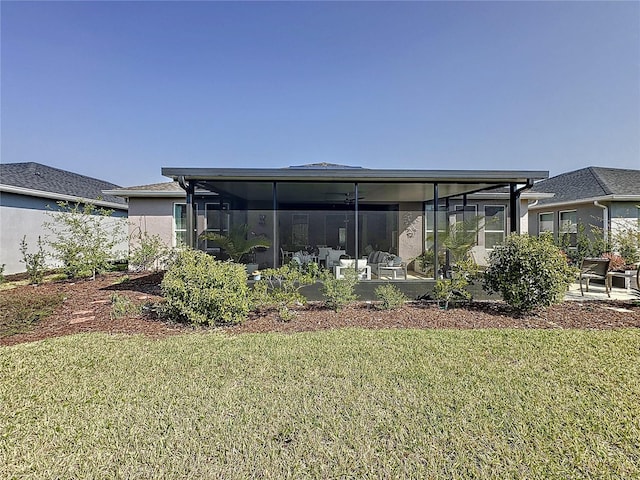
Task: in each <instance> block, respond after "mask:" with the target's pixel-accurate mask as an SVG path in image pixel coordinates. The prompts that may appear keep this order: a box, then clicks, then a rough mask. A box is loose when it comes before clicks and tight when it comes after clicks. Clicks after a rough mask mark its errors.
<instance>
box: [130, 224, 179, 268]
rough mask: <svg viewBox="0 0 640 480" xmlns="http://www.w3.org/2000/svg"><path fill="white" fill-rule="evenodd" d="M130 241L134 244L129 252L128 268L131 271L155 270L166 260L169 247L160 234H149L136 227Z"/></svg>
mask: <svg viewBox="0 0 640 480" xmlns="http://www.w3.org/2000/svg"><path fill="white" fill-rule="evenodd" d="M131 240H135V242H131ZM130 243H133V244H134V246H133V247H132V248H131V250H130V252H129V268H130V269H131V270H133V271H136V272H144V271H149V270H154V271H157V270H158V269H160V268H162V266H163V265H164V264H165V263H166V262H167V261H168V257H169V255H170V252H169V248H168V247H167V245H165V243H164V242H163V241H162V239H161V238H160V235H157V234H156V235H149V233H148V232H147V231H143V230H141V229H138V231H137V232H136V233H134V234H132V235H131V237H130Z"/></svg>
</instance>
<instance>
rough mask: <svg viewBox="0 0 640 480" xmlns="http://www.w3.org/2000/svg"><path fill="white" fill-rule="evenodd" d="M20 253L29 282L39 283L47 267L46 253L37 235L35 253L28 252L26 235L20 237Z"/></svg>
mask: <svg viewBox="0 0 640 480" xmlns="http://www.w3.org/2000/svg"><path fill="white" fill-rule="evenodd" d="M20 253H21V254H22V260H20V261H21V262H22V263H24V264H25V267H26V268H27V275H28V276H29V283H30V284H32V285H39V284H40V283H42V279H43V278H44V274H45V271H46V268H47V265H46V255H45V253H44V250H43V248H42V239H41V238H40V237H38V250H36V252H35V253H29V245H28V244H27V236H26V235H25V236H23V237H22V241H21V242H20Z"/></svg>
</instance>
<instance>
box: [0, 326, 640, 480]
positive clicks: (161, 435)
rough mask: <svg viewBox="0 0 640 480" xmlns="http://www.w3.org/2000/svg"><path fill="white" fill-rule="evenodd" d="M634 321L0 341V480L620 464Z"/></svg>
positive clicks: (419, 472) (637, 385)
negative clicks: (622, 325) (589, 326)
mask: <svg viewBox="0 0 640 480" xmlns="http://www.w3.org/2000/svg"><path fill="white" fill-rule="evenodd" d="M639 379H640V331H638V330H637V329H625V330H608V331H589V330H515V329H503V330H425V331H418V330H360V329H346V330H331V331H324V332H314V333H298V334H294V335H282V334H254V335H240V336H230V335H224V334H219V333H207V334H187V335H181V336H175V337H168V338H165V339H162V340H152V339H149V338H145V337H141V336H140V337H137V336H136V337H125V336H109V335H106V334H85V335H74V336H68V337H62V338H55V339H50V340H46V341H42V342H36V343H28V344H21V345H17V346H13V347H4V348H0V478H20V479H23V478H27V479H28V478H109V479H110V478H154V479H156V478H227V479H234V478H238V479H244V478H265V479H280V478H323V479H324V478H443V479H444V478H446V479H450V478H496V479H498V478H500V479H504V478H562V479H564V478H634V477H635V478H638V477H640V467H639V465H640V403H639V402H638V398H640V382H639Z"/></svg>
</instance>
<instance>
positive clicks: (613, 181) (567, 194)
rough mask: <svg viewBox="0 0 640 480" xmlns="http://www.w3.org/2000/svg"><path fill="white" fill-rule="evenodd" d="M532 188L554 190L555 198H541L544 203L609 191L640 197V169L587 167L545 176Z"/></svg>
mask: <svg viewBox="0 0 640 480" xmlns="http://www.w3.org/2000/svg"><path fill="white" fill-rule="evenodd" d="M530 191H531V192H537V193H541V192H546V193H553V194H554V197H553V198H549V199H543V200H540V204H541V205H545V204H552V203H564V202H573V201H576V200H581V199H587V198H598V197H606V196H608V195H636V196H638V197H640V170H628V169H621V168H605V167H586V168H582V169H580V170H574V171H573V172H567V173H562V174H560V175H557V176H555V177H551V178H548V179H547V180H542V181H541V182H538V183H536V184H535V185H534V186H533V187H532V188H531V190H530Z"/></svg>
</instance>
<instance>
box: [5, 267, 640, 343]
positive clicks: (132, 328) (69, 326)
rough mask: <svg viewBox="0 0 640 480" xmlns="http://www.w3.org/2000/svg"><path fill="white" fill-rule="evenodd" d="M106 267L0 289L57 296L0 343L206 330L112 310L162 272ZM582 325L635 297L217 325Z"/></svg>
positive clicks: (311, 311) (618, 311)
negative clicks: (86, 275) (529, 308)
mask: <svg viewBox="0 0 640 480" xmlns="http://www.w3.org/2000/svg"><path fill="white" fill-rule="evenodd" d="M123 277H124V274H109V275H105V276H101V277H98V278H97V279H96V280H95V281H91V280H80V281H75V282H73V281H58V282H50V283H46V284H44V285H40V286H21V287H17V288H14V289H11V290H3V291H1V292H0V295H1V296H14V295H16V296H21V295H33V294H35V293H59V294H62V295H63V296H64V302H63V303H62V305H61V306H60V307H59V308H58V309H57V310H56V312H55V313H54V314H53V315H51V316H49V317H47V318H45V319H43V320H41V321H40V322H38V323H37V324H36V325H34V326H33V328H32V329H31V330H29V331H28V332H25V333H19V334H16V335H12V336H9V337H4V338H0V345H15V344H18V343H24V342H32V341H36V340H42V339H46V338H50V337H58V336H63V335H71V334H75V333H82V332H106V333H113V334H116V333H122V334H132V335H133V334H142V335H146V336H149V337H154V338H161V337H165V336H168V335H177V334H182V333H188V332H199V331H210V330H211V329H196V328H193V327H190V326H187V325H183V324H177V323H173V322H168V321H165V320H162V319H158V318H157V317H156V315H155V314H154V313H153V312H152V309H149V312H148V313H146V314H143V315H128V316H123V317H120V318H112V315H111V313H112V305H111V297H112V295H113V294H117V295H120V296H123V297H126V298H128V299H129V300H130V301H131V302H133V303H135V304H137V305H153V304H157V303H158V302H160V301H161V300H162V297H161V296H160V281H161V280H162V274H133V275H132V274H129V275H128V277H129V280H128V281H124V282H123V281H122V279H123ZM348 327H359V328H371V329H382V328H421V329H434V328H452V329H471V328H584V329H611V328H622V327H636V328H638V327H640V304H639V303H638V302H615V301H607V302H602V301H595V302H564V303H562V304H560V305H555V306H553V307H551V308H549V309H547V310H545V311H543V312H539V313H537V314H533V315H528V316H521V317H519V316H517V315H515V314H514V313H513V312H512V311H511V310H510V309H509V308H508V306H506V305H505V304H504V303H501V302H473V303H472V304H470V305H468V306H464V307H458V308H454V309H450V310H441V309H440V308H438V306H437V305H436V304H435V303H426V302H425V303H410V304H407V305H405V306H404V307H403V308H400V309H398V310H392V311H382V310H378V309H377V308H375V305H374V304H371V303H366V302H359V303H356V304H354V305H353V306H350V307H348V308H345V309H344V310H342V311H340V312H339V313H335V312H333V311H331V310H327V309H325V308H323V307H322V305H321V304H319V303H310V304H309V305H307V306H305V307H301V308H300V309H299V310H298V313H297V315H296V317H295V318H294V319H293V320H291V321H289V322H284V321H282V320H280V318H279V317H278V315H277V313H276V312H274V311H266V312H258V313H252V314H251V315H250V316H249V318H248V319H247V321H245V322H244V323H243V324H241V325H235V326H228V327H222V328H218V329H217V330H219V331H223V332H227V333H229V334H242V333H258V332H260V333H262V332H283V333H294V332H302V331H315V330H326V329H331V328H348Z"/></svg>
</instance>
